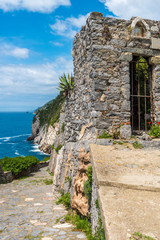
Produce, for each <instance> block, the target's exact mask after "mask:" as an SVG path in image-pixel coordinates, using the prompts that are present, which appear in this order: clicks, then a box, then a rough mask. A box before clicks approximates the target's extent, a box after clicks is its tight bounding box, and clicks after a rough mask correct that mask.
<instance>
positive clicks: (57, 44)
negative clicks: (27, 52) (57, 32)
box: [50, 41, 64, 47]
mask: <svg viewBox="0 0 160 240" xmlns="http://www.w3.org/2000/svg"><path fill="white" fill-rule="evenodd" d="M50 43H51V44H52V45H54V46H57V47H62V46H64V45H63V44H62V43H59V42H52V41H50Z"/></svg>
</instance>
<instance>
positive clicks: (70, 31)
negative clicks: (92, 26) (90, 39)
mask: <svg viewBox="0 0 160 240" xmlns="http://www.w3.org/2000/svg"><path fill="white" fill-rule="evenodd" d="M88 16H89V13H88V14H87V15H79V16H78V18H75V17H70V18H66V19H65V20H62V19H56V22H55V24H53V25H50V27H51V29H52V31H53V32H52V33H53V34H57V35H60V36H65V37H68V38H73V37H74V36H75V34H76V32H77V31H79V29H80V28H81V26H82V25H85V23H86V19H87V17H88Z"/></svg>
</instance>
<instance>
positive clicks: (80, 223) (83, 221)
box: [65, 213, 94, 240]
mask: <svg viewBox="0 0 160 240" xmlns="http://www.w3.org/2000/svg"><path fill="white" fill-rule="evenodd" d="M65 220H66V222H71V223H73V224H74V225H75V226H76V229H77V230H81V231H83V232H85V233H86V235H87V239H88V240H94V238H93V236H92V229H91V223H90V221H89V220H88V218H87V217H84V216H80V215H79V214H73V213H68V214H67V215H66V217H65Z"/></svg>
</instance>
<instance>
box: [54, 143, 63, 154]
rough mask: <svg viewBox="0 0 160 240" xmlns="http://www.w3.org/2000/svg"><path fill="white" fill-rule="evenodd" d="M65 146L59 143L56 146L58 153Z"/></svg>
mask: <svg viewBox="0 0 160 240" xmlns="http://www.w3.org/2000/svg"><path fill="white" fill-rule="evenodd" d="M62 147H63V146H62V145H61V144H60V145H58V146H57V147H56V148H55V151H56V153H58V152H59V150H61V148H62Z"/></svg>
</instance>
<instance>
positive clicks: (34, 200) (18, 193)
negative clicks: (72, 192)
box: [0, 168, 86, 240]
mask: <svg viewBox="0 0 160 240" xmlns="http://www.w3.org/2000/svg"><path fill="white" fill-rule="evenodd" d="M52 178H53V177H51V176H50V175H49V174H48V172H47V168H42V169H41V170H40V171H39V172H36V173H33V174H31V176H30V177H28V178H26V179H22V180H15V181H13V182H12V183H8V184H3V185H0V239H3V240H19V239H25V240H30V239H37V240H38V239H42V240H56V239H57V240H58V239H62V240H63V239H64V240H76V239H77V240H78V239H83V240H86V236H85V234H84V233H82V232H78V231H74V226H73V225H71V224H68V223H63V224H61V223H58V224H56V220H57V219H59V218H60V217H63V216H65V215H66V214H67V211H66V210H65V207H64V206H63V205H56V203H55V202H56V198H57V196H58V194H53V193H52V185H46V183H45V182H46V179H47V180H50V179H52Z"/></svg>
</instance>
